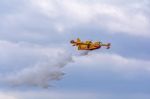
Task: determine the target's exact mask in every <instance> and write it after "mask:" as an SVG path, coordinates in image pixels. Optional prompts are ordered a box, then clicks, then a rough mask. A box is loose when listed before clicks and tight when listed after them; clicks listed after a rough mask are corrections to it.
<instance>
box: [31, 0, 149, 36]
mask: <svg viewBox="0 0 150 99" xmlns="http://www.w3.org/2000/svg"><path fill="white" fill-rule="evenodd" d="M39 2H40V3H36V1H33V4H36V5H37V7H38V8H40V9H41V10H42V12H44V14H45V15H46V16H52V15H55V17H54V18H55V19H57V18H60V17H61V19H62V20H65V23H64V22H63V21H61V20H60V22H61V23H62V24H63V25H64V27H68V26H72V28H73V27H78V26H79V25H85V24H86V25H91V24H94V25H95V26H98V27H99V28H102V29H104V30H108V31H109V32H111V33H125V34H129V35H136V36H142V37H150V35H149V26H150V20H149V14H148V12H147V11H146V10H147V9H149V7H148V4H149V2H146V1H143V2H140V1H136V0H135V1H133V2H131V3H130V4H126V3H125V2H126V1H124V2H120V1H112V2H111V3H110V2H107V1H106V2H104V1H99V2H90V1H89V2H86V1H82V2H81V1H78V0H71V1H68V0H64V1H61V2H60V1H55V2H53V1H48V0H44V1H41V0H39ZM48 5H49V6H48ZM51 5H53V6H51ZM54 5H55V6H54ZM52 12H54V13H52ZM62 12H63V13H62ZM50 18H51V17H50ZM58 20H59V19H58ZM141 23H142V24H141Z"/></svg>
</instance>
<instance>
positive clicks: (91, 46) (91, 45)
mask: <svg viewBox="0 0 150 99" xmlns="http://www.w3.org/2000/svg"><path fill="white" fill-rule="evenodd" d="M70 43H71V44H72V46H77V47H78V50H95V49H99V48H101V47H102V46H105V47H106V48H107V49H109V48H110V46H111V44H110V43H107V44H103V43H101V42H92V41H85V42H82V41H81V40H80V39H79V38H77V40H76V41H74V40H71V41H70Z"/></svg>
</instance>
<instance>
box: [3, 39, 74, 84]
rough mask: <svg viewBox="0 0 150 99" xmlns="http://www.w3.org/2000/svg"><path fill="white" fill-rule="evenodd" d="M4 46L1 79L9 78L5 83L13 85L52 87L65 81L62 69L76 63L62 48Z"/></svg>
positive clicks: (9, 44)
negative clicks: (55, 82)
mask: <svg viewBox="0 0 150 99" xmlns="http://www.w3.org/2000/svg"><path fill="white" fill-rule="evenodd" d="M0 45H1V46H0V52H1V56H0V59H1V61H0V64H1V67H0V68H1V70H3V72H1V76H5V78H4V79H1V82H5V83H8V84H10V85H29V86H41V87H48V86H49V84H50V83H51V82H53V81H56V80H60V79H61V78H62V76H63V75H64V73H63V72H62V68H63V67H64V66H65V65H67V64H68V63H70V62H71V61H72V56H71V55H70V54H69V53H67V52H66V51H65V50H64V49H60V48H49V47H44V46H38V45H33V44H31V45H30V44H28V43H12V42H8V41H0ZM10 49H11V50H10Z"/></svg>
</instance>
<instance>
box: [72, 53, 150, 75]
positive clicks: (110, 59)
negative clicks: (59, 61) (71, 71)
mask: <svg viewBox="0 0 150 99" xmlns="http://www.w3.org/2000/svg"><path fill="white" fill-rule="evenodd" d="M74 60H75V61H76V63H75V64H76V65H77V66H81V67H82V66H83V67H84V66H86V67H87V68H90V69H92V70H100V71H103V70H110V71H113V72H117V73H119V74H126V73H132V74H134V73H135V74H136V73H140V71H141V73H142V72H149V71H150V67H149V66H150V61H149V60H140V59H135V58H126V57H123V56H120V55H117V54H109V53H99V54H98V53H92V54H89V55H87V56H82V57H74ZM79 64H80V65H79Z"/></svg>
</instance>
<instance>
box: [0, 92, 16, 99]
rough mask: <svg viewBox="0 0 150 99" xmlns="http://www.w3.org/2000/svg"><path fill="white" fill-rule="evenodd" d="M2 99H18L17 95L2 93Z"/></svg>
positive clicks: (0, 98) (0, 95)
mask: <svg viewBox="0 0 150 99" xmlns="http://www.w3.org/2000/svg"><path fill="white" fill-rule="evenodd" d="M0 99H18V98H17V97H16V96H15V95H12V94H9V93H4V92H0Z"/></svg>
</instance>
